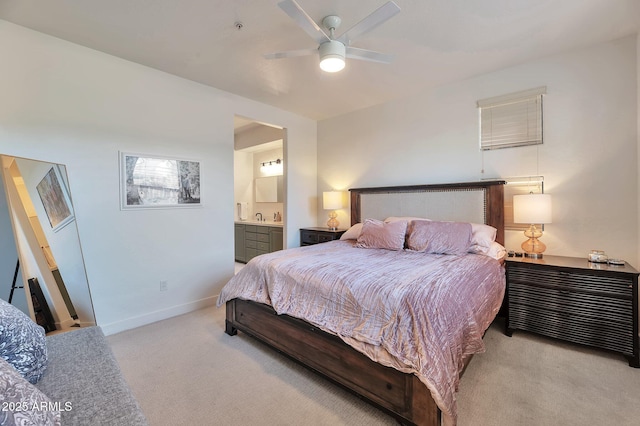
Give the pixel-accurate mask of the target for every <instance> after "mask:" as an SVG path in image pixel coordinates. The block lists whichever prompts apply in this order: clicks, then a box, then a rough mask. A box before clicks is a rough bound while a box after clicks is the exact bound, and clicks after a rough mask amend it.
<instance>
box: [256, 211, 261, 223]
mask: <svg viewBox="0 0 640 426" xmlns="http://www.w3.org/2000/svg"><path fill="white" fill-rule="evenodd" d="M258 215H260V220H259V222H262V213H256V217H258Z"/></svg>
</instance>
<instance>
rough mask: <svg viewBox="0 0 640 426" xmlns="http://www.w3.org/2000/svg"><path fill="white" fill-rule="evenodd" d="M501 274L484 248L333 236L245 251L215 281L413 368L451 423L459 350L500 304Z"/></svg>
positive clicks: (478, 337) (480, 347)
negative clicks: (450, 249) (356, 242)
mask: <svg viewBox="0 0 640 426" xmlns="http://www.w3.org/2000/svg"><path fill="white" fill-rule="evenodd" d="M504 289H505V279H504V269H503V267H502V266H501V264H500V263H499V262H498V261H497V260H495V259H492V258H490V257H487V256H483V255H477V254H468V255H464V256H453V255H433V254H424V253H417V252H411V251H400V252H396V251H389V250H382V249H361V248H355V247H354V246H353V241H332V242H329V243H323V244H317V245H314V246H308V247H300V248H294V249H289V250H283V251H278V252H275V253H270V254H266V255H262V256H258V257H256V258H254V259H252V260H251V261H250V262H249V263H248V264H247V265H246V267H244V268H243V269H242V270H241V271H240V272H239V273H238V274H237V275H236V276H235V277H233V278H232V279H231V280H230V281H229V283H227V285H226V286H225V287H224V288H223V289H222V292H221V293H220V297H219V298H218V306H222V305H223V304H225V303H226V302H227V301H228V300H231V299H234V298H240V299H245V300H253V301H256V302H260V303H264V304H268V305H271V306H272V307H273V308H274V309H275V311H276V312H277V313H278V314H287V315H290V316H293V317H296V318H301V319H304V320H305V321H307V322H310V323H312V324H314V325H316V326H318V327H320V328H321V329H323V330H325V331H327V332H329V333H332V334H335V335H337V336H339V337H340V338H341V339H342V340H344V341H345V342H346V343H347V344H349V345H350V346H352V347H353V348H355V349H356V350H358V351H360V352H362V353H364V354H366V355H367V356H369V358H371V359H373V360H374V361H376V362H379V363H381V364H383V365H386V366H390V367H393V368H396V369H398V370H400V371H403V372H407V373H413V374H415V375H416V376H417V377H418V378H419V379H420V380H421V381H422V382H423V383H424V384H425V385H426V386H427V387H428V388H429V390H430V391H431V395H432V396H433V398H434V400H435V402H436V403H437V404H438V406H439V407H440V409H441V410H442V411H443V413H444V414H445V415H447V416H448V417H450V418H451V419H452V420H453V423H455V419H456V417H457V415H456V391H457V388H458V382H459V375H460V372H461V370H462V368H463V365H464V359H465V358H466V357H467V356H468V355H471V354H474V353H478V352H483V351H484V344H483V342H482V336H483V334H484V331H485V330H486V329H487V327H488V326H489V325H490V324H491V321H493V319H494V317H495V315H496V314H497V313H498V310H499V309H500V305H501V303H502V298H503V296H504Z"/></svg>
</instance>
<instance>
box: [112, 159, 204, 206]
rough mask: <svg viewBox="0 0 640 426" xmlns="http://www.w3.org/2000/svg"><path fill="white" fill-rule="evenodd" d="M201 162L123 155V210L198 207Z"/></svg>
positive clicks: (121, 182)
mask: <svg viewBox="0 0 640 426" xmlns="http://www.w3.org/2000/svg"><path fill="white" fill-rule="evenodd" d="M199 206H201V202H200V162H198V161H192V160H184V159H178V158H170V157H162V156H157V155H153V156H152V155H145V154H133V153H126V152H121V153H120V207H121V209H123V210H129V209H143V208H170V207H199Z"/></svg>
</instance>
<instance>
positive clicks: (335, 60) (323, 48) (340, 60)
mask: <svg viewBox="0 0 640 426" xmlns="http://www.w3.org/2000/svg"><path fill="white" fill-rule="evenodd" d="M318 52H319V53H320V68H322V70H323V71H327V72H336V71H340V70H341V69H343V68H344V65H345V63H344V58H345V55H346V47H345V45H344V44H342V43H341V42H339V41H336V40H329V41H326V42H324V43H322V44H321V45H320V47H319V48H318Z"/></svg>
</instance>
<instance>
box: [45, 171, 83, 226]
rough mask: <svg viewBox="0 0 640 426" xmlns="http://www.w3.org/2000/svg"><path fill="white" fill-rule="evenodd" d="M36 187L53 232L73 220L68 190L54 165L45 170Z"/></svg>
mask: <svg viewBox="0 0 640 426" xmlns="http://www.w3.org/2000/svg"><path fill="white" fill-rule="evenodd" d="M36 189H37V191H38V195H40V200H41V201H42V205H43V206H44V211H45V213H46V214H47V218H48V219H49V224H50V225H51V228H53V231H54V232H57V231H59V230H60V229H62V228H63V227H64V226H65V225H67V224H68V223H70V222H71V221H73V218H74V217H73V208H72V206H71V199H70V198H69V192H68V191H67V187H66V186H65V184H64V181H63V180H62V176H61V174H60V171H59V170H58V168H57V167H56V166H54V167H52V168H51V169H50V170H49V171H48V172H47V174H46V175H45V176H44V177H43V178H42V180H41V181H40V183H38V185H37V186H36Z"/></svg>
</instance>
